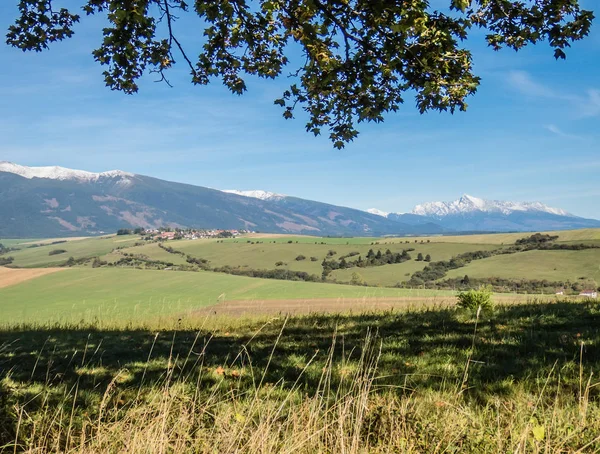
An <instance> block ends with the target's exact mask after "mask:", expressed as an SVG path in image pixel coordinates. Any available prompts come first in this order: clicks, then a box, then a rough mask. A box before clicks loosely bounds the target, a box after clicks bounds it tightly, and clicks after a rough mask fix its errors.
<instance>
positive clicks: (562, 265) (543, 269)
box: [448, 249, 600, 285]
mask: <svg viewBox="0 0 600 454" xmlns="http://www.w3.org/2000/svg"><path fill="white" fill-rule="evenodd" d="M465 274H466V275H468V276H469V277H475V278H486V277H501V278H507V279H523V278H526V279H547V280H549V281H566V280H570V281H572V282H574V281H577V280H584V281H595V282H596V283H597V284H596V285H598V283H600V249H588V250H584V251H528V252H521V253H518V254H511V255H498V256H495V257H490V258H487V259H483V260H476V261H473V262H471V263H470V264H469V265H467V266H466V267H464V268H459V269H456V270H452V271H450V272H448V277H450V278H457V277H463V276H464V275H465ZM581 278H583V279H581Z"/></svg>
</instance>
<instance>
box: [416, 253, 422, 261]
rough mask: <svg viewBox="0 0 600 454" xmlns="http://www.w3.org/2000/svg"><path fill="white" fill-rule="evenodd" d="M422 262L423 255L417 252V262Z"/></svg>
mask: <svg viewBox="0 0 600 454" xmlns="http://www.w3.org/2000/svg"><path fill="white" fill-rule="evenodd" d="M422 261H423V254H422V253H420V252H419V254H418V255H417V262H422Z"/></svg>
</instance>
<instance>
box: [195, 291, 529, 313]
mask: <svg viewBox="0 0 600 454" xmlns="http://www.w3.org/2000/svg"><path fill="white" fill-rule="evenodd" d="M494 298H495V300H496V302H497V303H499V304H516V303H523V302H525V301H526V300H527V297H526V295H494ZM454 304H456V298H455V297H454V296H435V297H419V296H405V297H365V298H312V299H311V298H298V299H275V300H240V301H224V302H222V303H218V304H216V305H214V306H209V307H205V308H202V309H199V310H197V311H194V314H216V315H243V314H280V313H284V314H309V313H323V312H329V313H344V312H370V311H385V310H393V309H401V310H406V309H409V308H415V309H418V308H423V307H434V306H435V307H446V306H451V305H454Z"/></svg>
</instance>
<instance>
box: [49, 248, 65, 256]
mask: <svg viewBox="0 0 600 454" xmlns="http://www.w3.org/2000/svg"><path fill="white" fill-rule="evenodd" d="M65 252H67V251H66V250H64V249H54V250H52V251H50V252H48V255H58V254H64V253H65Z"/></svg>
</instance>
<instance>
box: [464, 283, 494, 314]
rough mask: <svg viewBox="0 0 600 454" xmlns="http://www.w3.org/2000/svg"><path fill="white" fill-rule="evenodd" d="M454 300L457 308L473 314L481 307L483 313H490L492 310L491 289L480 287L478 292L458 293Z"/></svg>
mask: <svg viewBox="0 0 600 454" xmlns="http://www.w3.org/2000/svg"><path fill="white" fill-rule="evenodd" d="M456 298H457V299H458V303H457V306H458V307H462V308H463V309H468V310H470V311H472V312H475V311H477V310H478V309H479V307H481V309H482V310H484V311H490V310H493V309H494V302H493V301H492V289H491V287H489V286H487V287H483V286H482V287H480V288H479V290H468V291H466V292H460V293H459V294H458V295H457V296H456Z"/></svg>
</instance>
